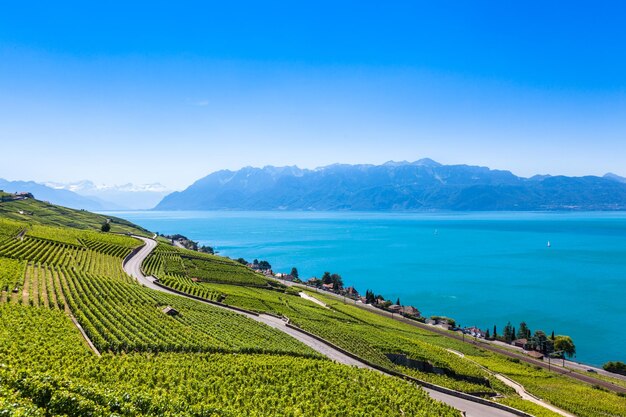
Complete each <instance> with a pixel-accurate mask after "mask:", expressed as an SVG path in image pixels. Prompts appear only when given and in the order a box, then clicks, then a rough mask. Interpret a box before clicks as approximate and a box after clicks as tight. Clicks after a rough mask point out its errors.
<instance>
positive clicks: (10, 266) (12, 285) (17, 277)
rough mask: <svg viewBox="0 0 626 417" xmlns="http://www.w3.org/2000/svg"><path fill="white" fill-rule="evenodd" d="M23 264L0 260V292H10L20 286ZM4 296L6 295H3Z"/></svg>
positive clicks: (10, 260)
mask: <svg viewBox="0 0 626 417" xmlns="http://www.w3.org/2000/svg"><path fill="white" fill-rule="evenodd" d="M23 276H24V262H22V261H19V260H16V259H7V258H0V292H1V291H3V292H5V293H8V292H12V291H13V290H15V289H17V288H19V287H20V286H21V284H22V279H23ZM5 296H6V294H5Z"/></svg>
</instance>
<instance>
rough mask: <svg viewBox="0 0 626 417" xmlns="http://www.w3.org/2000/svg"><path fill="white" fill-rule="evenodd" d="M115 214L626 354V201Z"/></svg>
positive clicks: (442, 310) (235, 253) (465, 316)
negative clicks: (433, 209)
mask: <svg viewBox="0 0 626 417" xmlns="http://www.w3.org/2000/svg"><path fill="white" fill-rule="evenodd" d="M111 214H114V215H117V216H120V217H123V218H126V219H128V220H130V221H133V222H136V223H137V224H140V225H142V226H144V227H146V228H148V229H150V230H152V231H158V232H160V233H164V234H173V233H181V234H183V235H186V236H188V237H190V238H191V239H193V240H197V241H200V242H201V243H203V244H208V245H211V246H213V247H215V248H216V249H217V250H218V251H219V252H220V254H221V255H225V256H230V257H233V258H238V257H243V258H245V259H248V260H252V259H254V258H259V259H266V260H268V261H269V262H270V263H271V264H272V266H273V267H274V271H276V272H289V271H290V269H291V267H292V266H296V267H297V268H298V270H299V271H300V277H301V278H308V277H311V276H318V277H319V276H321V275H322V274H323V272H324V271H330V272H337V273H339V274H340V275H342V277H343V279H344V283H345V284H346V285H353V286H355V287H356V288H357V290H358V291H359V292H361V293H365V290H366V289H368V288H369V289H373V290H374V291H375V292H376V293H380V294H382V295H383V296H385V298H388V299H391V300H393V301H395V300H396V298H398V297H399V298H400V300H401V302H402V304H410V305H414V306H416V307H417V308H419V309H420V310H421V311H422V314H423V315H434V314H437V315H447V316H450V317H453V318H455V319H456V320H457V322H459V323H460V324H461V325H463V326H469V325H477V326H479V327H481V328H485V329H486V328H489V329H492V328H493V325H494V324H496V325H497V327H498V330H499V331H501V330H502V329H503V328H504V325H505V324H506V323H507V321H511V323H513V325H514V326H515V327H516V328H517V327H518V325H519V323H520V321H526V322H527V323H528V325H529V326H530V328H531V330H533V331H534V330H535V329H542V330H544V331H545V332H546V333H547V334H550V332H551V331H552V330H554V331H555V332H556V334H568V335H570V336H572V338H573V339H574V342H575V343H576V346H577V350H578V353H577V356H576V360H578V361H581V362H585V363H589V364H594V365H601V364H603V363H604V362H606V361H608V360H621V361H626V332H625V331H624V330H623V326H624V325H625V323H626V213H510V212H508V213H469V214H467V213H464V214H458V213H453V214H441V213H437V214H430V213H353V212H348V213H346V212H340V213H328V212H325V213H318V212H232V211H228V212H221V211H220V212H216V211H213V212H116V213H111ZM548 241H550V243H551V245H550V247H548V245H547V243H548Z"/></svg>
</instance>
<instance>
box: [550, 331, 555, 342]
mask: <svg viewBox="0 0 626 417" xmlns="http://www.w3.org/2000/svg"><path fill="white" fill-rule="evenodd" d="M550 339H552V341H553V342H554V330H552V335H551V336H550Z"/></svg>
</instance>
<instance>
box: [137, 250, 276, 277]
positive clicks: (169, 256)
mask: <svg viewBox="0 0 626 417" xmlns="http://www.w3.org/2000/svg"><path fill="white" fill-rule="evenodd" d="M143 268H144V270H145V272H146V273H147V274H148V275H154V276H157V277H159V278H163V279H164V278H165V277H167V276H170V277H174V278H178V279H180V280H181V282H182V283H184V282H185V278H187V279H189V280H193V281H196V282H215V283H223V284H234V285H237V284H238V285H247V286H259V287H265V286H267V285H268V280H267V279H266V278H264V277H263V276H261V275H259V274H256V273H254V272H252V271H251V270H250V269H249V268H247V267H246V266H244V265H241V264H240V263H238V262H235V261H232V260H230V259H227V258H222V257H219V256H214V255H209V254H203V253H199V252H192V251H188V250H186V249H181V248H176V247H174V246H169V245H166V244H163V243H159V245H158V246H157V248H156V250H155V251H154V252H153V253H152V254H151V255H150V256H149V257H148V258H147V259H146V261H145V262H144V265H143Z"/></svg>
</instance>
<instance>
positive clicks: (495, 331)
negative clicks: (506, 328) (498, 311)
mask: <svg viewBox="0 0 626 417" xmlns="http://www.w3.org/2000/svg"><path fill="white" fill-rule="evenodd" d="M496 337H498V330H496V325H495V324H494V325H493V338H494V339H495V338H496Z"/></svg>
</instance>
